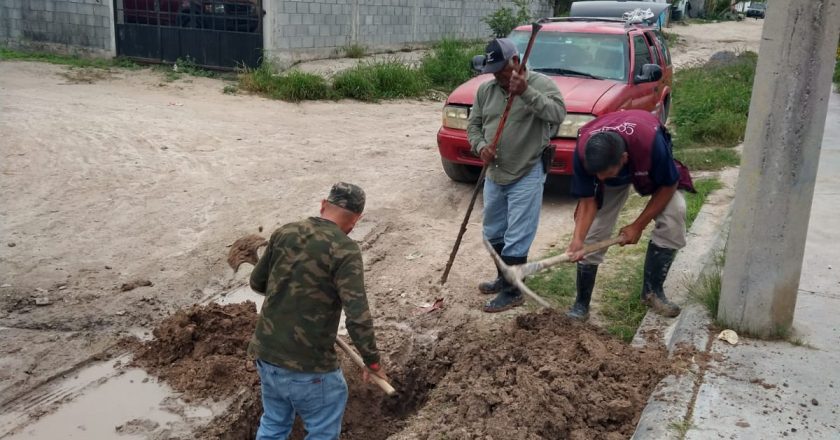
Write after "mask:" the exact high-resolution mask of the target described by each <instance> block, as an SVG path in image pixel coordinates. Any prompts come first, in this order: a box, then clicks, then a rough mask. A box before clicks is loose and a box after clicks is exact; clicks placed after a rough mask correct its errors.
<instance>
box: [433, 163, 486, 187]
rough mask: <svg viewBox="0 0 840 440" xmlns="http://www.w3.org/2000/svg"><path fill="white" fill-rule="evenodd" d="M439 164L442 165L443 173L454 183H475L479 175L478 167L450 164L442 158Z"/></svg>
mask: <svg viewBox="0 0 840 440" xmlns="http://www.w3.org/2000/svg"><path fill="white" fill-rule="evenodd" d="M440 162H441V164H443V172H445V173H446V175H447V176H449V178H450V179H452V180H454V181H456V182H464V183H475V182H476V181H477V180H478V176H479V175H480V174H481V168H479V167H474V166H470V165H462V164H459V163H452V162H450V161H448V160H446V159H444V158H442V157H441V158H440Z"/></svg>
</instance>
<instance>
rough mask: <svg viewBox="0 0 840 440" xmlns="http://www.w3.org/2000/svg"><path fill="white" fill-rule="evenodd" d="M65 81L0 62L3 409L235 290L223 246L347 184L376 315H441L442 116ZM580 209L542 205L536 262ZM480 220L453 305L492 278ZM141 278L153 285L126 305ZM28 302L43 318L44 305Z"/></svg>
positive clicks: (135, 79)
mask: <svg viewBox="0 0 840 440" xmlns="http://www.w3.org/2000/svg"><path fill="white" fill-rule="evenodd" d="M63 71H64V68H63V67H57V66H51V65H46V64H34V63H2V64H0V78H2V83H0V84H2V90H0V93H2V98H0V99H2V102H3V109H2V115H3V116H2V132H3V134H4V141H3V145H4V147H3V169H2V173H3V182H4V184H3V185H2V201H3V202H2V206H3V208H2V228H3V231H2V237H3V240H4V243H3V246H2V249H0V258H2V265H3V270H2V273H3V275H2V280H0V284H3V285H7V284H8V286H6V287H3V288H2V291H0V292H2V297H0V307H2V308H1V309H0V310H2V312H3V316H2V318H1V319H0V323H2V325H3V326H4V327H8V329H6V330H3V332H4V338H3V347H2V350H3V352H4V356H3V363H5V365H3V367H4V368H2V371H3V373H0V374H2V375H3V377H2V382H0V383H2V388H0V390H2V394H3V395H4V396H13V395H14V394H16V393H17V392H19V391H21V390H23V389H25V388H27V387H28V386H31V385H33V384H35V383H37V382H38V381H40V380H43V379H45V378H47V377H49V376H51V375H53V374H55V373H56V371H58V370H60V369H62V368H64V367H67V366H70V365H71V364H73V363H74V362H78V361H81V360H83V359H85V358H86V357H88V356H90V355H91V354H92V353H93V352H96V351H97V350H99V349H101V348H102V347H104V346H105V345H107V344H108V343H110V342H111V341H113V340H114V338H115V337H116V336H118V335H119V334H120V333H124V332H127V331H131V330H132V329H135V328H136V330H135V331H140V330H141V329H147V328H148V327H149V326H150V325H151V324H152V323H153V322H155V321H156V320H157V319H159V318H160V317H162V316H165V315H168V314H170V313H171V312H172V311H174V310H175V309H177V308H181V307H182V306H184V305H187V304H192V303H194V302H196V301H200V300H202V299H204V298H207V297H209V296H212V295H217V294H219V293H221V292H223V291H225V290H228V289H230V288H231V287H233V286H234V285H238V283H240V282H241V281H234V280H233V278H232V276H231V272H230V270H229V269H228V268H227V267H226V265H225V263H224V256H225V253H226V251H227V249H226V246H227V245H229V244H230V243H231V242H233V240H235V239H236V238H238V237H239V236H240V235H242V234H244V233H249V232H251V233H256V232H258V228H259V227H260V226H262V227H263V228H264V232H263V234H264V235H268V234H269V233H270V231H272V230H273V229H274V228H275V227H277V226H279V225H281V224H283V223H286V222H289V221H293V220H296V219H299V218H301V217H303V216H307V215H317V208H318V204H319V202H320V199H321V198H322V197H324V196H325V194H326V192H327V191H328V190H329V187H330V185H331V184H332V183H333V182H334V181H337V180H347V181H350V182H355V183H358V184H359V185H361V186H363V187H364V188H365V189H366V191H367V193H368V200H369V201H368V210H367V212H366V215H365V218H364V220H363V221H362V222H361V223H360V224H359V226H358V230H357V231H356V232H355V233H354V236H355V237H356V238H358V239H364V238H365V236H366V235H370V237H369V238H367V243H368V246H369V249H367V251H366V258H367V267H368V270H369V272H368V283H369V285H370V289H371V296H372V298H373V299H372V302H373V307H374V310H375V311H376V315H377V317H379V318H383V317H393V318H394V319H396V318H397V317H400V316H401V315H403V314H405V313H406V312H407V311H408V310H410V309H411V308H413V307H414V306H415V305H416V304H419V303H423V302H427V301H429V300H430V299H431V298H430V297H429V295H428V286H429V283H430V282H431V281H432V280H434V279H436V278H437V277H439V275H440V272H439V270H440V269H441V268H442V267H443V265H444V263H445V261H446V257H447V255H448V251H449V249H450V246H451V244H452V241H453V240H454V237H455V234H456V231H457V226H458V224H459V222H460V217H461V216H462V215H463V212H464V210H465V204H466V202H467V201H468V198H469V193H470V191H471V187H469V186H466V185H458V184H454V183H452V182H451V181H450V180H449V179H448V178H447V177H446V176H445V175H444V174H443V172H442V171H441V168H440V163H439V156H438V153H437V150H436V146H435V140H434V134H435V132H436V130H437V128H438V126H439V123H440V122H439V121H440V107H441V104H440V103H439V102H413V101H412V102H395V103H385V104H381V105H374V104H361V103H356V102H341V103H332V102H328V103H306V104H301V105H293V104H287V103H284V102H278V101H271V100H266V99H262V98H258V97H253V96H228V95H223V94H221V93H220V90H221V84H220V83H219V82H218V81H214V80H201V79H195V80H193V82H192V83H186V82H178V83H175V85H167V86H163V87H161V86H159V84H160V83H161V79H160V78H159V77H158V76H157V75H156V74H150V73H149V72H146V71H139V72H130V71H125V72H123V71H121V72H120V73H118V74H116V75H115V76H114V77H113V78H111V79H109V80H105V81H100V82H97V83H95V84H92V85H91V84H67V83H66V81H65V79H64V78H63V77H62V76H60V75H59V74H60V73H61V72H63ZM571 204H572V202H571V200H569V199H568V198H567V197H566V196H564V195H558V194H548V196H547V198H546V206H545V210H544V214H545V215H544V216H543V223H542V227H541V229H540V238H539V240H538V245H537V246H536V247H535V250H537V252H540V249H541V247H540V246H542V245H544V244H546V243H550V242H552V241H553V240H555V239H556V237H558V236H560V235H562V234H564V233H566V232H567V231H568V227H569V223H570V222H569V220H570V207H571ZM479 212H480V211H479ZM480 221H481V219H480V217H476V218H475V219H474V222H473V224H472V225H471V226H470V228H469V232H468V235H467V238H466V243H465V246H464V248H463V249H462V251H461V254H460V257H461V258H459V259H458V261H457V263H456V266H455V268H454V270H453V274H452V276H451V281H450V286H451V288H452V292H453V293H454V292H464V291H466V290H468V289H466V287H467V286H471V285H472V284H473V282H474V280H475V279H476V277H478V276H484V275H488V276H489V275H490V274H491V273H492V267H491V263H490V262H489V259H488V257H487V256H486V255H485V253H486V252H485V251H484V249H483V248H482V247H481V246H480V243H479V240H478V237H479V235H478V234H477V233H478V232H479V224H480ZM12 244H14V247H11V246H10V245H12ZM133 280H148V281H151V283H152V284H153V285H152V286H147V287H138V288H136V289H134V290H130V291H126V292H123V291H122V290H121V288H120V287H121V285H122V284H123V283H128V282H130V281H133ZM39 289H40V290H39ZM36 297H48V298H49V301H50V302H51V304H50V305H46V306H36V305H35V304H34V298H36ZM447 299H448V301H449V302H451V303H454V304H461V305H463V306H464V307H467V308H475V307H477V306H478V305H479V304H480V302H481V298H479V297H478V296H477V295H471V294H470V295H466V294H465V295H450V296H449V297H448V298H447ZM380 322H387V321H383V320H381V319H380ZM47 335H48V336H47ZM33 338H34V341H38V342H41V340H43V342H41V343H33ZM68 347H69V348H71V350H70V352H69V353H65V348H68Z"/></svg>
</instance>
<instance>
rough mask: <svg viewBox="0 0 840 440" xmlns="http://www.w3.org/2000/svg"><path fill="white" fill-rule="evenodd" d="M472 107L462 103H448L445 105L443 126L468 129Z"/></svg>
mask: <svg viewBox="0 0 840 440" xmlns="http://www.w3.org/2000/svg"><path fill="white" fill-rule="evenodd" d="M469 117H470V109H469V107H463V106H460V105H446V106H444V107H443V126H444V127H446V128H457V129H459V130H466V129H467V124H469Z"/></svg>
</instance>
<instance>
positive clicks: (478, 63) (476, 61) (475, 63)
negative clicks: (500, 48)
mask: <svg viewBox="0 0 840 440" xmlns="http://www.w3.org/2000/svg"><path fill="white" fill-rule="evenodd" d="M486 64H487V56H486V55H476V56H474V57H473V59H472V69H473V71H475V73H481V69H484V66H485V65H486Z"/></svg>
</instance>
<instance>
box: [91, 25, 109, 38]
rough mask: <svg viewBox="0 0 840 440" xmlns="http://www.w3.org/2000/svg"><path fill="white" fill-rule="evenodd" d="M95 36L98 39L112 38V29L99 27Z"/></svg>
mask: <svg viewBox="0 0 840 440" xmlns="http://www.w3.org/2000/svg"><path fill="white" fill-rule="evenodd" d="M94 35H95V36H96V38H108V37H110V36H111V29H106V28H103V27H98V28H96V29H95V30H94Z"/></svg>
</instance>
